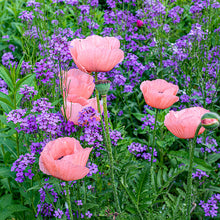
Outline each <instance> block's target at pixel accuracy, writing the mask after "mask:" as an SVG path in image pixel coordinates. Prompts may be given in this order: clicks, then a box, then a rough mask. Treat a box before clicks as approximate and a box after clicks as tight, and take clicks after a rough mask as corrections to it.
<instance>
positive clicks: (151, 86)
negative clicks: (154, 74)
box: [140, 79, 179, 109]
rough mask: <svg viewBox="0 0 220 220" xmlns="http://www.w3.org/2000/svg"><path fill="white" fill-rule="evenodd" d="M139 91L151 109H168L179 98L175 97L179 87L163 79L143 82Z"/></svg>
mask: <svg viewBox="0 0 220 220" xmlns="http://www.w3.org/2000/svg"><path fill="white" fill-rule="evenodd" d="M140 89H141V91H142V93H143V95H144V99H145V102H146V103H147V104H148V105H149V106H151V107H153V108H158V109H165V108H169V107H170V106H172V105H173V104H174V103H175V102H177V101H179V97H177V96H176V94H177V92H178V90H179V87H178V86H177V85H174V84H172V83H168V82H167V81H165V80H163V79H156V80H153V81H149V80H147V81H144V82H142V83H141V85H140Z"/></svg>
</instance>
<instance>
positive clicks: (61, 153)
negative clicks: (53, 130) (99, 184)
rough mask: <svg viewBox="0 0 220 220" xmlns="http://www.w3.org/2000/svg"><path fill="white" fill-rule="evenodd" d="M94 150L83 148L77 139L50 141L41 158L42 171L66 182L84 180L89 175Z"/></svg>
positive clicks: (68, 138)
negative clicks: (89, 162) (88, 161)
mask: <svg viewBox="0 0 220 220" xmlns="http://www.w3.org/2000/svg"><path fill="white" fill-rule="evenodd" d="M91 150H92V148H85V149H84V148H82V146H81V145H80V143H79V141H77V140H76V139H75V138H70V137H64V138H58V139H56V140H54V141H50V142H49V143H47V145H46V146H45V147H44V149H43V151H42V152H41V155H40V158H39V167H40V170H41V171H42V172H43V173H45V174H47V175H52V176H54V177H56V178H58V179H61V180H65V181H73V180H78V179H82V178H83V177H85V176H86V175H87V174H88V173H89V169H88V168H87V167H86V163H87V160H88V158H89V154H90V152H91Z"/></svg>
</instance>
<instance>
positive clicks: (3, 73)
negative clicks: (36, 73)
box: [0, 66, 13, 91]
mask: <svg viewBox="0 0 220 220" xmlns="http://www.w3.org/2000/svg"><path fill="white" fill-rule="evenodd" d="M0 77H1V78H2V79H3V80H4V81H5V82H6V83H7V85H8V87H9V88H10V90H11V91H13V82H12V78H11V75H10V72H9V71H8V70H7V69H6V68H5V67H4V66H0Z"/></svg>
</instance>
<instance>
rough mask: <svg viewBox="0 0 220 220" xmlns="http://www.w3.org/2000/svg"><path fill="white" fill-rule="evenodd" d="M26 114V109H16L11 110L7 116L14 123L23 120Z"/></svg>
mask: <svg viewBox="0 0 220 220" xmlns="http://www.w3.org/2000/svg"><path fill="white" fill-rule="evenodd" d="M25 114H26V109H15V110H12V111H10V112H9V113H8V114H6V116H7V121H8V122H10V121H12V122H13V123H14V124H17V123H19V122H23V118H22V117H23V116H24V115H25Z"/></svg>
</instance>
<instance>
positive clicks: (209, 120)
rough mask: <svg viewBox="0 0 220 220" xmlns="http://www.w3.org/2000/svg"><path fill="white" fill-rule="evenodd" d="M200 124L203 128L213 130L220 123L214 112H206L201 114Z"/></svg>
mask: <svg viewBox="0 0 220 220" xmlns="http://www.w3.org/2000/svg"><path fill="white" fill-rule="evenodd" d="M201 124H202V126H203V127H204V128H205V129H208V130H214V129H216V128H217V127H218V126H219V125H220V117H219V115H218V114H216V113H214V112H207V113H205V114H204V115H203V116H202V118H201Z"/></svg>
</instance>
